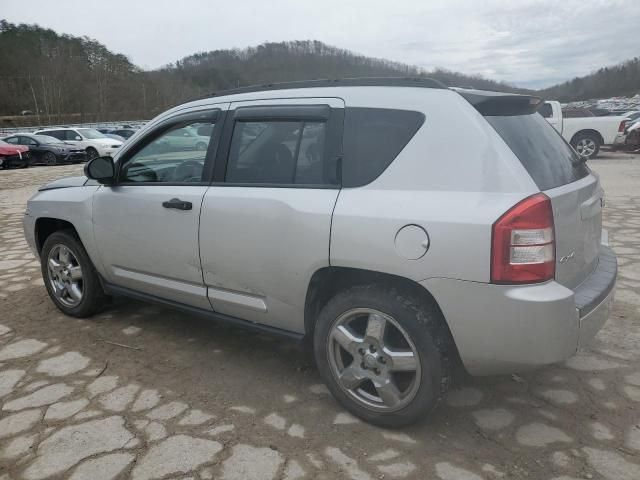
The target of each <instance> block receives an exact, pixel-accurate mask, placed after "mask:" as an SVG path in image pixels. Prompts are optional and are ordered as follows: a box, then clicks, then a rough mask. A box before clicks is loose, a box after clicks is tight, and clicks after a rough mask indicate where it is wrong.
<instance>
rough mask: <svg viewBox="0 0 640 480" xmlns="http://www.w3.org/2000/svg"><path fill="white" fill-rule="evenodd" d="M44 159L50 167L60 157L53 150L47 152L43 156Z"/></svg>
mask: <svg viewBox="0 0 640 480" xmlns="http://www.w3.org/2000/svg"><path fill="white" fill-rule="evenodd" d="M42 160H43V161H44V164H45V165H47V166H50V167H51V166H53V165H56V164H57V163H58V158H57V157H56V154H55V153H53V152H46V153H45V154H44V156H43V157H42Z"/></svg>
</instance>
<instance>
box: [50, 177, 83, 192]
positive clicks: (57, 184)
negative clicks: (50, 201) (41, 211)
mask: <svg viewBox="0 0 640 480" xmlns="http://www.w3.org/2000/svg"><path fill="white" fill-rule="evenodd" d="M87 180H88V178H87V177H85V176H84V175H83V176H81V177H65V178H59V179H58V180H54V181H53V182H50V183H47V184H46V185H43V186H41V187H40V188H39V189H38V190H40V191H42V190H53V189H56V188H69V187H82V186H84V185H85V184H86V183H87Z"/></svg>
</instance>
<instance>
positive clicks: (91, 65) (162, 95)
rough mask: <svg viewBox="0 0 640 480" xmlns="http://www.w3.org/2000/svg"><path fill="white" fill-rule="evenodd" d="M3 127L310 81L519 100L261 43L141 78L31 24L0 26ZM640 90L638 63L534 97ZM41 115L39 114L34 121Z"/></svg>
mask: <svg viewBox="0 0 640 480" xmlns="http://www.w3.org/2000/svg"><path fill="white" fill-rule="evenodd" d="M0 65H2V70H1V71H0V116H2V115H14V116H16V115H19V114H20V112H22V111H25V110H26V111H31V112H34V113H36V115H33V116H31V117H28V118H22V117H17V118H16V117H13V118H11V119H5V120H6V121H5V122H3V123H2V125H0V126H5V127H8V126H11V124H17V123H24V122H37V123H59V122H71V121H85V122H86V121H106V120H121V119H126V118H149V117H151V116H154V115H155V114H157V113H159V112H161V111H163V110H165V109H166V108H168V107H170V106H173V105H176V104H179V103H181V102H184V101H187V100H190V99H194V98H198V97H202V96H205V95H207V94H209V93H211V92H214V91H220V90H224V89H228V88H234V87H238V86H246V85H255V84H263V83H271V82H282V81H293V80H306V79H316V78H344V77H357V76H428V77H432V78H435V79H438V80H440V81H441V82H442V83H444V84H445V85H447V86H461V87H474V88H480V89H487V90H499V91H510V92H525V90H522V89H518V88H515V87H513V86H510V85H507V84H505V83H500V82H495V81H493V80H490V79H486V78H482V77H479V76H469V75H464V74H462V73H457V72H451V71H446V70H442V69H439V70H434V71H424V70H422V69H419V68H417V67H414V66H410V65H406V64H403V63H398V62H393V61H389V60H384V59H378V58H371V57H365V56H362V55H358V54H355V53H353V52H350V51H348V50H344V49H340V48H336V47H332V46H329V45H326V44H324V43H322V42H319V41H314V40H302V41H291V42H280V43H264V44H262V45H258V46H256V47H249V48H245V49H233V50H213V51H209V52H200V53H196V54H193V55H190V56H187V57H185V58H183V59H181V60H178V61H176V62H175V63H174V64H170V65H167V66H165V67H163V68H160V69H157V70H152V71H143V70H142V69H140V68H138V67H137V66H136V65H134V64H133V63H132V62H131V61H129V59H128V58H127V57H126V56H124V55H122V54H117V53H113V52H111V51H110V50H109V49H108V48H107V47H106V46H104V45H102V44H101V43H99V42H97V41H95V40H92V39H90V38H87V37H74V36H71V35H64V34H58V33H56V32H54V31H53V30H50V29H44V28H41V27H39V26H37V25H25V24H20V25H15V24H12V23H9V22H7V21H4V20H1V21H0ZM639 86H640V59H638V58H636V59H633V60H630V61H628V62H625V63H624V64H621V65H618V66H615V67H608V68H603V69H601V70H598V71H597V72H595V73H594V74H592V75H589V76H587V77H583V78H576V79H574V80H571V81H569V82H566V83H563V84H561V85H557V86H554V87H550V88H547V89H545V90H542V91H540V92H539V93H540V94H541V95H542V96H545V97H546V98H554V99H560V100H561V101H570V100H579V99H584V98H595V97H605V96H612V95H625V94H633V93H636V92H637V91H638V90H639ZM37 113H39V115H37Z"/></svg>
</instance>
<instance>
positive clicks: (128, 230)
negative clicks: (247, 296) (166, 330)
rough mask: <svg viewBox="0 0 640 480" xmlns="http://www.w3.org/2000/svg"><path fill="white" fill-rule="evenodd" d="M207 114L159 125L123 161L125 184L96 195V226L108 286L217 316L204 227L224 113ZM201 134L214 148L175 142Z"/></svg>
mask: <svg viewBox="0 0 640 480" xmlns="http://www.w3.org/2000/svg"><path fill="white" fill-rule="evenodd" d="M227 107H228V104H224V105H220V106H219V108H217V109H210V110H205V111H203V110H200V111H197V112H192V113H186V114H182V115H179V116H177V117H173V118H171V119H170V120H167V121H164V122H162V123H161V124H159V125H158V126H156V127H155V128H154V129H153V130H152V131H150V132H149V133H148V134H146V135H145V136H143V137H141V139H140V140H139V141H137V142H135V144H132V145H131V146H128V148H127V149H126V151H123V152H122V153H120V154H119V155H118V157H117V159H116V171H117V183H116V184H115V185H114V186H102V187H100V189H99V190H98V192H97V193H96V194H95V195H94V200H93V224H94V232H95V239H96V243H97V247H98V251H99V253H100V256H101V262H102V265H103V268H104V270H105V271H106V272H107V281H108V282H110V283H112V284H114V285H117V286H120V287H125V288H128V289H132V290H135V291H138V292H142V293H146V294H149V295H153V296H157V297H161V298H164V299H168V300H172V301H175V302H178V303H181V304H187V305H191V306H195V307H200V308H205V309H208V310H210V309H211V306H210V304H209V302H208V300H207V295H206V288H205V287H204V284H203V280H202V271H201V268H200V258H199V252H198V250H199V245H198V224H199V217H200V206H201V204H202V199H203V197H204V194H205V192H206V191H207V186H208V176H209V174H210V173H209V172H210V170H209V169H210V166H211V165H210V163H211V162H212V161H213V158H214V156H215V153H216V149H217V144H218V138H219V134H220V129H221V123H222V122H221V121H220V122H218V120H219V119H221V117H222V112H224V111H225V110H226V108H227ZM184 128H189V129H193V130H195V131H197V132H198V133H199V138H201V139H202V141H204V142H206V147H205V148H202V147H201V146H200V145H196V144H194V145H193V148H190V149H185V148H183V146H182V145H180V146H177V145H174V144H173V143H172V142H170V141H167V138H169V139H170V138H171V136H172V135H171V134H172V133H173V132H174V131H175V130H180V129H184Z"/></svg>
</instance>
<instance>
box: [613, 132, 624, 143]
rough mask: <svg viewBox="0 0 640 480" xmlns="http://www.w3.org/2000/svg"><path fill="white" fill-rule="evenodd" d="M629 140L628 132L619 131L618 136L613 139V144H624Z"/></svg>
mask: <svg viewBox="0 0 640 480" xmlns="http://www.w3.org/2000/svg"><path fill="white" fill-rule="evenodd" d="M626 140H627V134H626V133H618V134H617V135H616V138H615V139H614V140H613V145H624V144H625V142H626Z"/></svg>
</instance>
